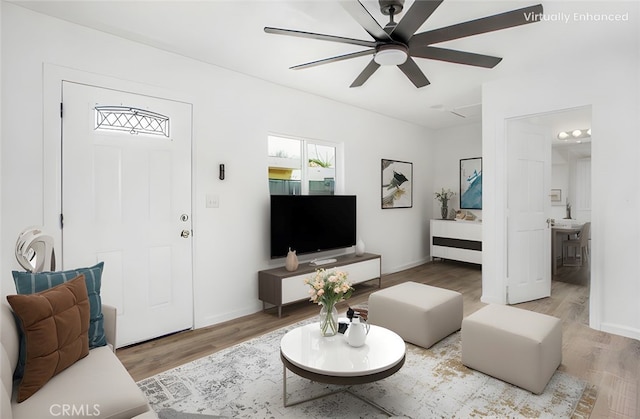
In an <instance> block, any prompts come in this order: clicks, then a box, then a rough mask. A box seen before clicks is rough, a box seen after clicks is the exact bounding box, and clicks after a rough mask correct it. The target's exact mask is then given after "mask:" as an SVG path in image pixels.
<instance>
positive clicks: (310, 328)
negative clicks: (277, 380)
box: [280, 323, 406, 415]
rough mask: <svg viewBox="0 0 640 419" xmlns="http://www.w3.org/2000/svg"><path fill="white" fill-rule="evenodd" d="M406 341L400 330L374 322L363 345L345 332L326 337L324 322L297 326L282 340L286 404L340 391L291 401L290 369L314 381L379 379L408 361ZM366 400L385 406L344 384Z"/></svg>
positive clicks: (362, 381) (289, 404) (332, 381)
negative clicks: (353, 342)
mask: <svg viewBox="0 0 640 419" xmlns="http://www.w3.org/2000/svg"><path fill="white" fill-rule="evenodd" d="M405 354H406V345H405V343H404V340H402V338H401V337H400V336H398V335H397V334H396V333H394V332H392V331H391V330H388V329H385V328H383V327H379V326H375V325H371V329H370V331H369V334H368V336H367V339H366V341H365V344H364V345H363V346H361V347H358V348H354V347H352V346H350V345H349V344H348V343H347V341H346V339H345V336H344V335H343V334H340V333H338V334H337V335H335V336H330V337H324V336H321V334H320V325H319V324H318V323H311V324H308V325H305V326H301V327H298V328H296V329H293V330H291V331H289V332H287V334H285V335H284V336H283V337H282V340H281V341H280V358H281V359H282V363H283V400H284V406H285V407H288V406H293V405H296V404H300V403H303V402H307V401H310V400H315V399H318V398H320V397H325V396H328V395H330V394H334V393H336V391H333V392H331V393H328V394H322V395H320V396H316V397H312V398H309V399H304V400H299V401H296V402H293V403H289V402H288V401H287V369H288V370H290V371H291V372H293V373H295V374H296V375H299V376H301V377H304V378H307V379H309V380H311V381H315V382H319V383H326V384H338V385H342V386H351V385H354V384H365V383H371V382H373V381H378V380H381V379H383V378H386V377H389V376H390V375H392V374H394V373H396V372H397V371H398V370H399V369H400V368H401V367H402V365H403V364H404V360H405ZM343 390H346V391H348V392H349V393H350V394H352V395H354V396H355V397H358V398H359V399H361V400H363V401H365V402H366V403H369V404H371V405H372V406H375V407H376V408H378V409H381V410H382V411H384V412H385V413H387V414H389V415H391V414H390V413H389V412H387V411H386V410H385V409H383V408H381V407H380V406H378V405H377V404H375V403H373V402H371V401H369V400H366V399H363V398H362V397H360V396H359V395H357V394H354V393H352V392H350V391H349V388H348V387H346V388H343V389H340V390H338V391H343Z"/></svg>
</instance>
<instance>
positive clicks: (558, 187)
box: [507, 106, 591, 304]
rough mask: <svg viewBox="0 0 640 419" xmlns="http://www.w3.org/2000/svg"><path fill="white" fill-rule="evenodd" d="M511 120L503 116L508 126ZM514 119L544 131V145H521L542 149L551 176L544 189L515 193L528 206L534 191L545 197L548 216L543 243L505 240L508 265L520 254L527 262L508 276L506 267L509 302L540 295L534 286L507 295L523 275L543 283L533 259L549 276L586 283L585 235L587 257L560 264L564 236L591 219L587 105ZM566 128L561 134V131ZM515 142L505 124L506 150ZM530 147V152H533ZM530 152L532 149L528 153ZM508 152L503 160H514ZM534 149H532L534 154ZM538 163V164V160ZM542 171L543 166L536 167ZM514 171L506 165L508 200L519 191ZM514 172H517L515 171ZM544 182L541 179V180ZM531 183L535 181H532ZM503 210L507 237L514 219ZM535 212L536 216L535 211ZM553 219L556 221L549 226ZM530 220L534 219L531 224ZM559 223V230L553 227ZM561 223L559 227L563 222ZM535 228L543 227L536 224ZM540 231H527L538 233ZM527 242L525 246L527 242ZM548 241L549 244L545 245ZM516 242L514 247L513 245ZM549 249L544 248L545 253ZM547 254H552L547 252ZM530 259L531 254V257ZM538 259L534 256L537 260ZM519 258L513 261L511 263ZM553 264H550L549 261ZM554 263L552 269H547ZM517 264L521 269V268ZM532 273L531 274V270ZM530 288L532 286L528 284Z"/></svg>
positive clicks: (510, 162)
mask: <svg viewBox="0 0 640 419" xmlns="http://www.w3.org/2000/svg"><path fill="white" fill-rule="evenodd" d="M511 123H512V122H508V123H507V126H509V125H510V124H511ZM517 123H518V124H524V125H528V126H529V127H530V130H533V129H534V128H535V127H537V128H539V129H540V130H541V131H542V132H546V133H547V134H546V137H545V138H546V141H547V143H545V147H541V148H539V149H536V150H533V149H531V150H529V151H526V150H525V154H526V155H527V156H532V155H534V154H536V153H537V154H539V153H540V152H541V150H546V151H544V156H541V157H540V158H539V159H538V160H540V161H541V162H549V163H550V166H551V174H550V182H548V183H545V186H544V189H543V190H542V191H541V193H537V192H535V190H531V189H529V190H527V193H526V194H521V196H520V197H519V198H518V197H517V196H516V197H515V198H516V199H517V201H518V202H520V203H523V205H524V204H526V205H528V206H531V205H530V204H531V202H534V203H535V202H536V201H535V200H533V201H532V199H533V198H532V196H531V194H537V196H538V197H540V196H542V197H544V199H545V209H544V218H546V220H545V222H546V221H548V222H549V224H548V227H547V228H546V229H545V230H547V231H546V235H545V238H544V242H543V243H538V244H535V243H534V242H533V241H532V240H528V241H527V242H526V243H525V242H524V241H520V242H518V241H517V240H507V259H508V266H509V268H510V267H511V266H520V267H522V266H523V263H522V260H524V261H526V262H527V264H526V265H527V266H528V268H526V272H520V273H519V274H521V275H520V276H519V277H518V278H510V277H509V275H512V274H513V271H512V269H509V268H508V270H507V272H508V288H507V293H508V298H507V302H508V303H511V304H512V303H514V302H523V301H529V300H534V299H537V298H543V297H544V295H543V294H544V293H542V292H541V291H540V289H539V288H538V292H537V293H536V292H533V291H525V292H524V294H523V295H518V299H517V301H516V300H515V299H513V298H512V297H510V296H509V295H512V291H513V289H514V287H516V288H518V287H520V288H522V286H521V285H522V284H525V283H526V282H527V281H528V280H527V281H525V280H523V279H522V278H525V279H526V278H531V281H529V282H531V283H532V284H537V285H538V286H540V285H541V284H545V281H546V279H544V276H543V275H541V274H540V272H539V271H537V268H536V263H538V264H543V266H544V267H545V268H544V271H545V273H551V275H549V277H550V278H551V280H553V281H563V282H569V283H573V284H579V285H585V286H589V284H590V275H591V273H590V257H589V256H590V251H589V249H590V240H589V242H588V247H587V252H586V258H581V261H580V262H581V263H580V264H579V265H578V266H575V265H576V264H575V263H573V264H572V265H573V266H569V264H567V265H563V257H562V250H563V240H567V239H570V238H575V234H576V232H578V231H580V226H582V225H583V224H584V223H590V222H591V131H590V128H591V106H583V107H578V108H572V109H566V110H559V111H554V112H549V113H544V114H538V115H533V116H528V117H524V118H518V119H517ZM561 133H566V134H561ZM513 142H514V138H513V133H512V132H511V130H509V129H508V130H507V150H509V147H510V146H511V147H513V146H512V143H513ZM534 151H535V153H534ZM531 153H534V154H531ZM507 154H508V157H507V159H508V161H509V162H508V165H513V164H514V163H513V161H514V157H513V156H512V155H510V154H509V153H507ZM537 154H536V155H537ZM540 167H542V165H540ZM540 173H542V169H540ZM513 175H514V173H513V171H508V174H507V177H508V180H507V183H508V184H513V185H515V186H514V187H513V188H512V189H510V190H509V191H510V193H508V198H507V201H508V202H510V201H513V200H514V194H517V193H518V191H520V192H522V190H523V186H522V185H521V184H520V181H519V180H517V179H513ZM518 175H519V174H518ZM543 183H544V182H543ZM534 185H535V186H538V185H539V184H537V183H535V182H534ZM509 211H510V212H509V213H508V220H509V222H508V223H507V225H508V227H507V229H508V230H509V231H510V232H508V233H507V234H508V235H509V236H508V237H509V239H511V238H512V236H513V231H512V230H514V223H512V221H513V220H512V218H513V217H511V216H512V214H511V210H509ZM538 218H540V217H538ZM528 221H531V222H532V223H533V222H534V221H535V220H533V218H531V217H530V218H529V219H528ZM540 221H541V220H538V224H541V222H540ZM552 224H555V227H554V226H552ZM531 225H533V224H531ZM558 226H560V230H557V229H558V228H559V227H558ZM565 226H566V227H567V228H566V229H562V228H564V227H565ZM538 231H540V232H541V231H542V230H540V229H538ZM554 231H556V232H557V231H560V232H561V233H563V232H567V234H566V235H563V234H555V233H552V234H549V233H551V232H554ZM542 235H543V234H542V233H540V234H538V235H537V236H532V237H536V238H539V237H542ZM525 245H526V246H529V247H528V248H526V246H525ZM549 245H550V246H549ZM518 246H519V247H518ZM531 246H535V247H536V250H539V249H540V248H541V247H543V246H544V247H546V249H545V250H544V252H545V254H543V255H538V252H537V251H532V248H531ZM546 252H548V253H546ZM523 254H525V255H526V258H524V256H523V258H524V259H522V258H521V259H522V260H516V258H515V256H518V255H523ZM548 255H550V256H551V257H550V258H549V257H548ZM536 257H537V259H536V260H534V261H532V260H531V259H532V258H536ZM536 261H537V262H536ZM512 262H518V263H512ZM553 264H555V266H554V265H553ZM552 268H553V269H552ZM521 270H522V269H521ZM534 274H535V275H534ZM548 284H549V288H548V289H549V292H550V291H551V281H549V282H548ZM530 288H531V289H533V287H530Z"/></svg>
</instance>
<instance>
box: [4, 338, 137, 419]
mask: <svg viewBox="0 0 640 419" xmlns="http://www.w3.org/2000/svg"><path fill="white" fill-rule="evenodd" d="M12 401H13V402H12V405H13V406H12V407H13V418H14V419H32V418H44V417H50V416H65V414H64V409H66V412H68V413H67V414H66V416H70V415H71V416H76V417H78V416H91V417H94V418H113V419H128V418H131V417H134V416H136V415H139V414H142V413H144V412H146V411H147V410H148V409H149V406H148V404H147V400H146V398H145V397H144V395H143V394H142V392H141V391H140V390H139V388H138V386H137V385H136V383H135V382H134V381H133V379H132V378H131V376H130V375H129V373H128V372H127V370H126V369H125V368H124V366H123V365H122V364H121V363H120V361H119V360H118V358H117V357H116V356H115V355H114V353H113V352H112V350H111V349H110V348H109V347H107V346H103V347H100V348H95V349H92V350H91V351H89V355H88V356H87V357H86V358H83V359H81V360H79V361H78V362H76V363H75V364H73V365H72V366H71V367H69V368H68V369H66V370H65V371H64V373H63V374H59V375H56V376H55V377H53V378H52V379H51V380H50V381H49V382H48V383H47V384H46V385H45V386H44V387H42V388H41V389H40V390H39V391H38V392H37V393H35V394H34V395H33V396H31V397H30V398H29V399H27V400H25V401H24V402H22V403H16V402H15V395H14V397H13V398H12ZM73 409H75V411H74V410H73ZM74 412H75V414H73V413H74Z"/></svg>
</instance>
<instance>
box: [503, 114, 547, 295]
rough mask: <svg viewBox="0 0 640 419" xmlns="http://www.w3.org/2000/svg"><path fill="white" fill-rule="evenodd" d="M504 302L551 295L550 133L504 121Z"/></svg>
mask: <svg viewBox="0 0 640 419" xmlns="http://www.w3.org/2000/svg"><path fill="white" fill-rule="evenodd" d="M507 179H508V180H507V183H508V185H507V303H508V304H517V303H521V302H524V301H531V300H536V299H539V298H544V297H548V296H550V295H551V250H550V248H551V227H550V225H549V223H548V218H549V214H550V213H551V201H550V198H549V192H550V185H551V133H550V132H548V129H547V128H545V127H542V126H536V125H534V124H531V123H529V122H528V121H527V120H524V119H518V120H510V121H508V122H507Z"/></svg>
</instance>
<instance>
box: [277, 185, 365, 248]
mask: <svg viewBox="0 0 640 419" xmlns="http://www.w3.org/2000/svg"><path fill="white" fill-rule="evenodd" d="M355 244H356V197H355V196H354V195H271V258H272V259H276V258H280V257H285V256H287V252H288V251H289V248H291V250H295V251H296V254H298V255H301V254H306V253H313V252H321V251H324V250H332V249H339V248H345V247H350V246H353V245H355Z"/></svg>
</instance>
